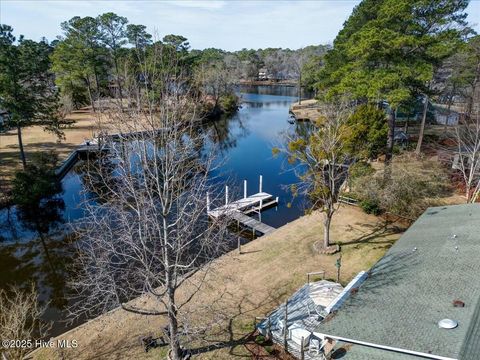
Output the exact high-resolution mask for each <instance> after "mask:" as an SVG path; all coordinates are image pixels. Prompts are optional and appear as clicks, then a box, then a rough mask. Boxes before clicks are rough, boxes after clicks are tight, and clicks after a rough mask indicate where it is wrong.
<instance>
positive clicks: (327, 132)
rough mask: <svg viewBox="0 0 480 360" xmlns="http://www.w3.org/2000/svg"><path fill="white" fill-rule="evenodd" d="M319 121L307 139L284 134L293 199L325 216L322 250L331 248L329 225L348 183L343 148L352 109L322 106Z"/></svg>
mask: <svg viewBox="0 0 480 360" xmlns="http://www.w3.org/2000/svg"><path fill="white" fill-rule="evenodd" d="M320 111H321V114H320V117H319V120H318V121H317V123H316V124H315V126H314V127H313V130H312V132H311V133H310V134H309V135H307V136H298V135H287V146H285V147H281V148H280V149H276V150H275V151H274V152H278V151H280V152H284V153H285V154H286V155H287V156H288V161H289V163H291V164H294V165H295V166H294V171H295V173H296V175H297V178H298V182H297V183H295V184H292V185H291V189H292V192H293V194H294V196H297V195H299V194H302V195H304V196H306V197H307V198H308V199H309V200H310V204H309V209H310V210H320V211H321V212H322V213H323V214H324V236H323V247H324V248H328V247H329V246H330V225H331V222H332V217H333V215H334V214H335V212H336V210H337V209H338V201H337V200H338V196H339V193H340V189H341V187H342V185H343V184H344V182H345V181H346V180H347V176H348V168H349V164H350V162H351V157H350V156H349V154H348V153H347V152H346V150H345V147H344V139H345V131H346V127H345V126H346V121H347V119H348V117H349V116H350V114H351V112H352V108H351V107H350V106H349V105H348V104H347V102H345V101H339V102H335V103H327V104H323V106H321V110H320Z"/></svg>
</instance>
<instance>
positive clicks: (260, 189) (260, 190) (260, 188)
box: [258, 175, 263, 192]
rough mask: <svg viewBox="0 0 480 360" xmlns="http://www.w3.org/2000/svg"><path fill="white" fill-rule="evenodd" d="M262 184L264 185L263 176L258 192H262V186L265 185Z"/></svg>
mask: <svg viewBox="0 0 480 360" xmlns="http://www.w3.org/2000/svg"><path fill="white" fill-rule="evenodd" d="M262 183H263V176H262V175H260V184H259V186H258V192H262V187H263V186H262V185H263V184H262Z"/></svg>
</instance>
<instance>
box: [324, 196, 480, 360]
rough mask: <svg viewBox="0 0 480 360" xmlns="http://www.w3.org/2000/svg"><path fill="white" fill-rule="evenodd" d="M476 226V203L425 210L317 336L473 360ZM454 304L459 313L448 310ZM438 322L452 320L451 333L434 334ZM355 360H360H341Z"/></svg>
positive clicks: (479, 311)
mask: <svg viewBox="0 0 480 360" xmlns="http://www.w3.org/2000/svg"><path fill="white" fill-rule="evenodd" d="M479 226H480V205H477V204H470V205H456V206H447V207H434V208H429V209H428V210H427V211H426V212H425V213H424V214H423V215H422V216H421V217H420V218H419V219H418V220H417V221H416V222H415V223H414V224H413V225H412V226H411V227H410V229H409V230H408V231H407V232H406V233H405V234H404V235H403V236H402V237H401V238H400V239H399V240H398V241H397V242H396V243H395V245H394V246H393V247H392V248H391V249H390V250H389V251H388V252H387V254H386V255H385V256H384V257H383V258H382V259H381V260H380V261H379V262H378V263H377V264H376V265H375V266H374V267H373V268H372V270H371V271H370V275H369V277H368V279H367V280H366V281H365V282H364V283H363V285H362V286H361V287H360V288H359V290H358V292H357V293H355V294H351V295H350V297H349V298H348V299H347V300H346V302H345V303H344V305H343V306H342V307H341V308H340V309H339V310H338V312H337V313H336V314H335V315H334V316H333V317H332V318H330V319H328V318H327V319H326V320H325V321H324V322H322V323H321V324H320V325H319V327H318V328H317V331H318V332H320V333H323V334H326V335H331V336H337V337H341V338H344V339H350V340H356V341H362V342H365V343H370V344H376V345H382V346H387V347H393V348H399V349H404V350H409V351H415V352H420V353H423V354H427V355H428V354H431V355H435V356H441V357H445V358H453V359H458V358H461V359H462V360H463V359H465V360H469V359H477V358H478V354H479V353H480V303H479V301H480V276H479V274H480V261H479V260H480V231H479V230H480V227H479ZM457 299H458V300H461V301H463V302H464V303H465V307H463V308H462V307H454V306H453V301H454V300H457ZM445 318H449V319H454V320H456V321H457V322H458V327H456V328H455V329H451V330H447V329H442V328H439V326H438V321H440V320H441V319H445ZM354 348H357V349H358V348H361V349H360V350H362V349H363V348H364V347H363V346H357V345H355V346H354ZM370 349H371V348H368V349H366V350H365V349H363V350H362V351H371V350H370ZM356 351H359V350H356ZM347 354H348V352H347ZM384 354H385V355H384V359H390V357H388V356H387V353H385V352H384ZM390 355H391V354H390ZM428 356H430V355H428ZM357 358H358V359H361V357H354V356H350V357H347V358H346V359H357ZM392 359H395V358H392Z"/></svg>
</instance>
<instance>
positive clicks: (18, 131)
mask: <svg viewBox="0 0 480 360" xmlns="http://www.w3.org/2000/svg"><path fill="white" fill-rule="evenodd" d="M17 136H18V147H19V149H20V158H21V159H22V164H23V169H24V170H25V169H26V168H27V159H26V158H25V150H24V149H23V140H22V127H21V126H20V124H19V123H17Z"/></svg>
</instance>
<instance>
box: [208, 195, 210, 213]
mask: <svg viewBox="0 0 480 360" xmlns="http://www.w3.org/2000/svg"><path fill="white" fill-rule="evenodd" d="M209 212H210V194H209V193H208V191H207V213H209Z"/></svg>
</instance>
